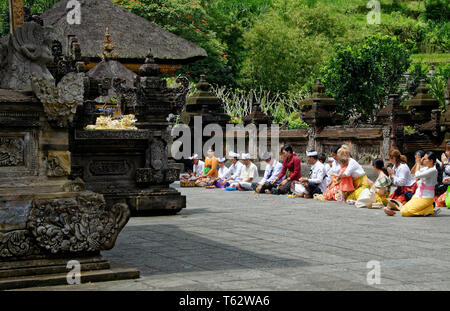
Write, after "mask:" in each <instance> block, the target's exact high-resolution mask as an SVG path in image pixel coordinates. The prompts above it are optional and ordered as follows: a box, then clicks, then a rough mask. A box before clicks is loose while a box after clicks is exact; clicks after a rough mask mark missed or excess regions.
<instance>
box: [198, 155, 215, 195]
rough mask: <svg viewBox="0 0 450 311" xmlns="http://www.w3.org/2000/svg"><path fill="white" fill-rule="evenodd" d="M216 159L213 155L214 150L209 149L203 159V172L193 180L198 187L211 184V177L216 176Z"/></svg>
mask: <svg viewBox="0 0 450 311" xmlns="http://www.w3.org/2000/svg"><path fill="white" fill-rule="evenodd" d="M218 165H219V164H218V161H217V158H216V156H215V155H214V150H212V149H209V150H208V155H207V156H206V159H205V167H204V169H203V174H202V176H200V177H199V178H198V179H197V181H196V182H195V184H196V186H198V187H205V186H207V185H211V184H212V181H213V179H215V178H216V177H217V167H218Z"/></svg>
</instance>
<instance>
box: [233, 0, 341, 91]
mask: <svg viewBox="0 0 450 311" xmlns="http://www.w3.org/2000/svg"><path fill="white" fill-rule="evenodd" d="M343 32H344V28H343V26H342V23H341V21H340V20H339V19H338V18H337V17H336V16H334V15H333V12H332V10H331V9H330V7H325V6H323V5H320V4H317V5H316V6H315V7H314V8H310V7H308V6H307V5H306V4H303V3H302V1H300V2H299V1H298V0H278V1H275V2H274V4H273V6H272V8H271V9H270V10H269V11H268V12H267V13H266V14H263V15H262V16H261V17H260V18H259V19H258V20H257V21H255V23H254V26H253V27H252V28H251V29H250V30H249V31H248V32H247V33H245V34H244V48H245V49H246V51H247V55H246V58H245V60H244V63H243V67H242V71H241V73H242V76H243V84H244V86H246V87H248V88H255V87H259V86H261V87H262V88H264V89H267V90H271V91H280V92H286V91H288V90H296V89H300V88H301V86H303V84H304V83H306V82H307V81H308V80H310V77H311V76H315V75H317V74H318V73H319V69H320V65H321V64H322V62H323V60H324V59H325V57H326V56H327V54H328V51H327V50H328V49H330V48H331V42H332V41H333V40H334V39H335V38H336V37H338V36H340V35H342V33H343Z"/></svg>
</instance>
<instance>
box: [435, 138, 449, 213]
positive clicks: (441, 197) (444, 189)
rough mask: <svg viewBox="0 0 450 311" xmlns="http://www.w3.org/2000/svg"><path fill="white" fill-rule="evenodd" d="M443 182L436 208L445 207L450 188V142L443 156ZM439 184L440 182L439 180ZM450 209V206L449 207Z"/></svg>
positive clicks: (438, 190)
mask: <svg viewBox="0 0 450 311" xmlns="http://www.w3.org/2000/svg"><path fill="white" fill-rule="evenodd" d="M441 169H442V181H441V184H439V185H438V186H437V187H436V188H437V193H436V194H437V198H435V200H436V206H439V207H445V206H446V204H445V197H446V195H447V188H448V187H449V186H450V141H447V144H446V145H445V152H444V153H443V154H442V156H441ZM438 183H439V180H438ZM447 207H450V206H447Z"/></svg>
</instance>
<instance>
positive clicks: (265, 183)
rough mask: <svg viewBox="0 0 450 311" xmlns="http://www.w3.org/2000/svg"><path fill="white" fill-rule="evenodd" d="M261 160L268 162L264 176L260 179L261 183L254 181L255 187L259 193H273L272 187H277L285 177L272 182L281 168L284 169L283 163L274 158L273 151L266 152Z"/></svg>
mask: <svg viewBox="0 0 450 311" xmlns="http://www.w3.org/2000/svg"><path fill="white" fill-rule="evenodd" d="M261 160H263V161H264V162H266V164H267V165H266V169H265V171H264V177H263V178H262V179H261V180H260V181H259V183H253V187H254V188H255V191H256V192H257V193H267V194H271V193H272V192H271V190H272V188H274V187H277V186H278V185H279V184H280V182H281V181H282V180H283V179H284V178H282V179H280V180H279V181H277V182H276V183H274V184H272V181H273V180H276V179H277V177H278V175H280V173H281V170H282V169H283V164H282V163H280V162H278V161H277V160H276V159H274V158H273V155H272V153H271V152H265V153H264V154H263V155H262V157H261Z"/></svg>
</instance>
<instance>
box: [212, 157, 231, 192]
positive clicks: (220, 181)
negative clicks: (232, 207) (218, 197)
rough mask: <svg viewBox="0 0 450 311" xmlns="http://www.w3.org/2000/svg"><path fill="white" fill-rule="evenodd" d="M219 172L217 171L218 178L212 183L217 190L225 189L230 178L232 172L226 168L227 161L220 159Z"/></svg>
mask: <svg viewBox="0 0 450 311" xmlns="http://www.w3.org/2000/svg"><path fill="white" fill-rule="evenodd" d="M218 162H219V170H218V171H217V174H218V175H217V177H216V178H214V179H213V180H211V183H212V184H213V185H214V186H216V188H225V179H227V178H228V177H230V170H229V168H228V167H226V166H225V162H226V159H225V158H219V159H218Z"/></svg>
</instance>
